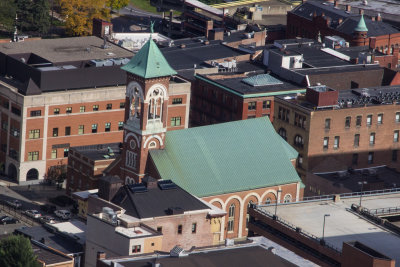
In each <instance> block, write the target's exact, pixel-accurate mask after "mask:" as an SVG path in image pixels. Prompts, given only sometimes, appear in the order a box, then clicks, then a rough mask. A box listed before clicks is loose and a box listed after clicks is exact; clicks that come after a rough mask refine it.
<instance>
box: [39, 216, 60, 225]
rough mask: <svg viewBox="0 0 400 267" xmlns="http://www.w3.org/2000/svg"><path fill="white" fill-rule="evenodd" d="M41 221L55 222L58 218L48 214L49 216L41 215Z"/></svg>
mask: <svg viewBox="0 0 400 267" xmlns="http://www.w3.org/2000/svg"><path fill="white" fill-rule="evenodd" d="M40 221H41V222H42V223H55V222H56V219H54V218H53V217H51V216H48V215H47V216H43V217H41V218H40Z"/></svg>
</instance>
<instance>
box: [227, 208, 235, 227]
mask: <svg viewBox="0 0 400 267" xmlns="http://www.w3.org/2000/svg"><path fill="white" fill-rule="evenodd" d="M234 223H235V204H232V205H230V206H229V212H228V232H233V226H234Z"/></svg>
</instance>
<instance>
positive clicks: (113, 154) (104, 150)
mask: <svg viewBox="0 0 400 267" xmlns="http://www.w3.org/2000/svg"><path fill="white" fill-rule="evenodd" d="M72 149H73V150H74V151H77V152H78V153H79V154H81V155H82V156H84V157H87V158H88V159H90V160H93V161H96V160H108V159H115V158H117V157H118V156H119V155H120V154H121V149H120V143H108V144H99V145H88V146H76V147H72Z"/></svg>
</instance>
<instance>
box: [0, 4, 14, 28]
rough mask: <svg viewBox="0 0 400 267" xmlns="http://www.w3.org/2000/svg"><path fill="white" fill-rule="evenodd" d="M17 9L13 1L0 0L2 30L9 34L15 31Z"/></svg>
mask: <svg viewBox="0 0 400 267" xmlns="http://www.w3.org/2000/svg"><path fill="white" fill-rule="evenodd" d="M16 10H17V7H16V5H15V3H14V2H13V1H1V0H0V28H1V29H2V30H4V31H7V32H13V31H14V24H15V13H16Z"/></svg>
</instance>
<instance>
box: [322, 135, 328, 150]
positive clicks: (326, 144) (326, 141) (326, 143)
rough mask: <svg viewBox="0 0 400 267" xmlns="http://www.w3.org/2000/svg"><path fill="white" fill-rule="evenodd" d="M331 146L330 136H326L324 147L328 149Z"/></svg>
mask: <svg viewBox="0 0 400 267" xmlns="http://www.w3.org/2000/svg"><path fill="white" fill-rule="evenodd" d="M328 147H329V137H324V146H323V148H324V149H328Z"/></svg>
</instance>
